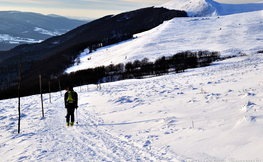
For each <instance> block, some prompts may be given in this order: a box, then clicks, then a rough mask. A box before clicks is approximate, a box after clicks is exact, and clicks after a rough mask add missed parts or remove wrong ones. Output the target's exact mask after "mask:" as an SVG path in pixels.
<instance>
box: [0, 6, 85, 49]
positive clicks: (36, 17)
mask: <svg viewBox="0 0 263 162" xmlns="http://www.w3.org/2000/svg"><path fill="white" fill-rule="evenodd" d="M0 22H1V23H0V51H2V50H9V49H11V48H14V47H15V46H17V45H19V44H27V43H39V42H42V41H43V40H45V39H47V38H50V37H52V36H57V35H61V34H64V33H66V32H68V31H70V30H72V29H74V28H76V27H78V26H80V25H82V24H85V23H87V21H80V20H73V19H68V18H65V17H62V16H58V15H42V14H38V13H32V12H20V11H0Z"/></svg>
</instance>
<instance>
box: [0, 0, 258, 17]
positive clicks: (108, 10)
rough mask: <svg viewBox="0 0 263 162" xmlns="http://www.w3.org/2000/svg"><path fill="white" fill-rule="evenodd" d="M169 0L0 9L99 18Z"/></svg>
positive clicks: (8, 4)
mask: <svg viewBox="0 0 263 162" xmlns="http://www.w3.org/2000/svg"><path fill="white" fill-rule="evenodd" d="M169 1H170V0H45V1H44V0H0V11H9V10H18V11H27V12H37V13H42V14H57V15H62V16H67V17H69V16H71V17H83V18H84V17H85V18H87V17H88V18H92V19H95V18H99V17H102V16H105V15H110V14H118V13H121V12H125V11H131V10H135V9H139V8H142V7H150V6H156V5H160V4H164V3H166V2H169ZM215 1H217V2H220V3H253V2H260V1H263V0H215Z"/></svg>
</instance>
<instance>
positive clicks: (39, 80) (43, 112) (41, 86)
mask: <svg viewBox="0 0 263 162" xmlns="http://www.w3.org/2000/svg"><path fill="white" fill-rule="evenodd" d="M39 85H40V95H41V105H42V117H43V118H44V106H43V95H42V86H41V75H39Z"/></svg>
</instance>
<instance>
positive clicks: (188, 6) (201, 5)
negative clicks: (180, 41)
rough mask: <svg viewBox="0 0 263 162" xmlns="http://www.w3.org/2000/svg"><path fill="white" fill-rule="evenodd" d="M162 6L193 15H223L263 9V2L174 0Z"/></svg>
mask: <svg viewBox="0 0 263 162" xmlns="http://www.w3.org/2000/svg"><path fill="white" fill-rule="evenodd" d="M162 7H165V8H168V9H175V10H184V11H186V12H187V13H188V16H191V17H195V16H196V17H207V16H223V15H231V14H238V13H244V12H253V11H260V10H263V2H260V3H250V4H221V3H218V2H215V1H213V0H172V1H170V2H168V3H166V4H164V5H162Z"/></svg>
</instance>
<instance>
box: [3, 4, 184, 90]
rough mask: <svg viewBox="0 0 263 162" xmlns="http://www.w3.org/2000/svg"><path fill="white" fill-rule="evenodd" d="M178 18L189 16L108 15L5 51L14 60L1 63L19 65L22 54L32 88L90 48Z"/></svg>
mask: <svg viewBox="0 0 263 162" xmlns="http://www.w3.org/2000/svg"><path fill="white" fill-rule="evenodd" d="M175 17H187V13H186V12H184V11H176V10H168V9H165V8H154V7H149V8H144V9H139V10H135V11H131V12H126V13H122V14H119V15H116V16H105V17H103V18H100V19H97V20H95V21H92V22H90V23H88V24H85V25H82V26H80V27H78V28H76V29H74V30H72V31H70V32H68V33H66V34H64V35H61V36H56V37H52V38H49V39H47V40H46V41H44V42H42V43H39V44H32V45H24V46H18V47H16V48H15V49H12V50H10V51H8V52H5V53H4V54H5V55H7V56H10V55H12V57H10V58H9V59H6V60H4V61H3V62H1V67H4V66H6V67H13V66H14V65H18V62H19V61H18V58H19V57H18V54H19V53H21V54H22V58H23V63H24V64H26V65H27V67H26V68H25V69H24V70H23V78H22V80H23V83H22V86H23V85H24V86H25V87H28V88H29V87H30V86H31V85H32V83H38V75H40V74H41V75H42V79H43V80H49V79H51V78H54V77H56V76H58V75H61V74H62V73H63V71H64V70H65V69H66V68H67V67H69V66H71V64H72V63H73V60H74V59H75V58H76V57H77V56H78V55H79V54H80V52H81V51H83V50H84V49H86V48H87V47H94V46H96V45H98V44H99V45H100V46H106V45H109V44H113V43H117V42H120V41H123V40H127V39H130V38H132V36H133V34H136V33H139V32H143V31H146V30H149V29H152V28H154V27H156V26H158V25H160V24H161V23H163V22H164V21H166V20H170V19H173V18H175ZM0 70H1V69H0ZM8 75H10V74H8ZM16 76H18V74H16ZM4 78H6V76H0V83H1V79H2V81H3V82H2V84H5V85H12V84H13V85H14V84H16V80H17V78H12V79H13V81H10V80H12V79H11V77H9V79H8V82H9V83H6V82H7V80H5V79H4ZM5 87H6V86H5ZM30 88H31V87H30ZM35 88H36V87H35Z"/></svg>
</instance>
